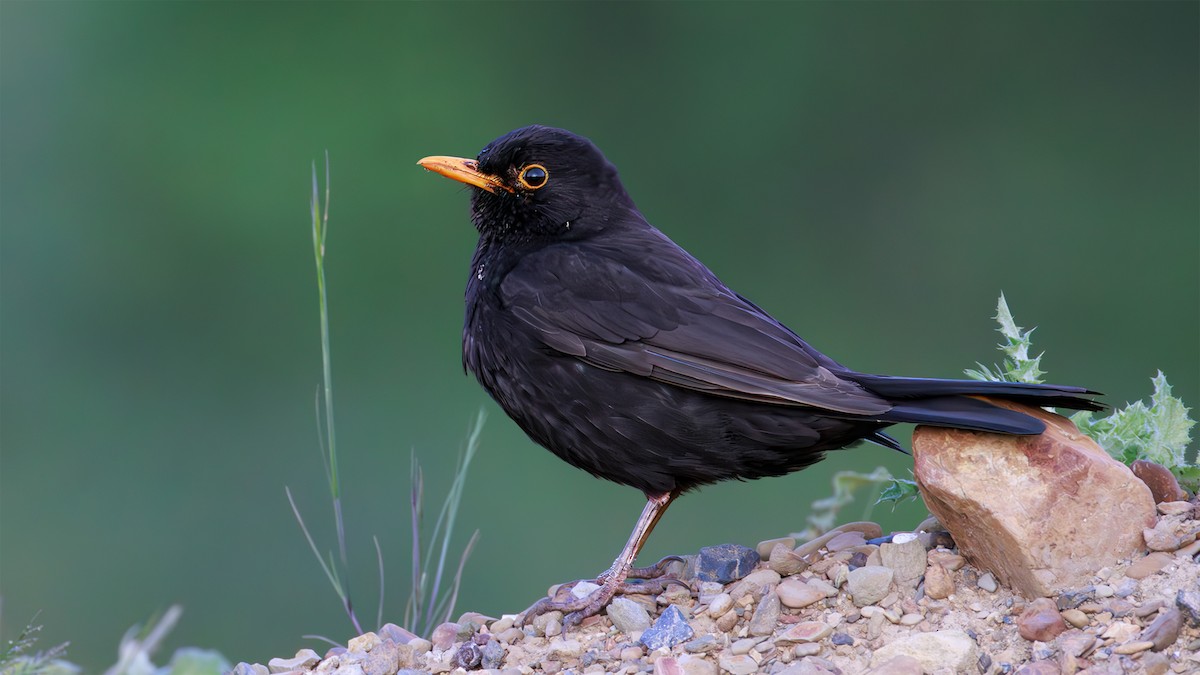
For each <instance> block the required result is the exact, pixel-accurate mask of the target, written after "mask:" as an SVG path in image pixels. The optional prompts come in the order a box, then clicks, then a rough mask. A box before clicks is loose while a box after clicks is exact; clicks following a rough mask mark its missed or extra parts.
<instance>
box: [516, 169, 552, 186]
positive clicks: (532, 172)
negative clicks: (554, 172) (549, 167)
mask: <svg viewBox="0 0 1200 675" xmlns="http://www.w3.org/2000/svg"><path fill="white" fill-rule="evenodd" d="M549 181H550V172H549V171H546V167H544V166H542V165H541V164H530V165H529V166H526V167H524V168H523V169H521V173H520V174H518V175H517V182H518V183H520V184H521V187H523V188H525V189H526V190H538V189H541V188H543V187H545V186H546V183H547V182H549Z"/></svg>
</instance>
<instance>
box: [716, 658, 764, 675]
mask: <svg viewBox="0 0 1200 675" xmlns="http://www.w3.org/2000/svg"><path fill="white" fill-rule="evenodd" d="M719 665H720V666H721V670H724V671H725V672H727V673H730V675H750V674H751V673H757V672H758V662H757V661H755V660H754V659H752V658H750V657H749V656H746V655H745V654H738V655H736V656H734V655H729V656H722V657H721V659H720V661H719Z"/></svg>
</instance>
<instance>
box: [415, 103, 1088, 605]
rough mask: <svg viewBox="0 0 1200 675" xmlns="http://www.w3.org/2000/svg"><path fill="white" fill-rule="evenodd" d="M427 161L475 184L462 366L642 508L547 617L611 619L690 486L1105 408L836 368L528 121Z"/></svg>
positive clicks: (1050, 394) (607, 174)
mask: <svg viewBox="0 0 1200 675" xmlns="http://www.w3.org/2000/svg"><path fill="white" fill-rule="evenodd" d="M421 164H422V166H425V167H426V168H428V169H430V170H433V171H437V172H438V173H441V174H443V175H446V176H448V177H450V178H454V179H456V180H459V181H462V182H465V183H468V184H470V185H473V186H474V188H475V189H473V190H472V194H471V218H472V220H473V222H474V224H475V227H476V229H478V231H479V245H478V247H477V249H476V251H475V255H474V258H473V260H472V262H471V274H470V277H469V281H468V284H467V291H466V305H467V310H466V321H465V325H464V328H463V364H464V366H465V367H466V368H467V369H468V370H469V371H471V372H472V373H474V374H475V376H476V377H477V378H478V379H479V382H480V383H481V384H482V385H483V387H484V388H485V389H486V390H487V391H488V393H489V394H491V395H492V397H493V398H495V400H496V401H497V402H498V403H499V404H500V406H501V407H502V408H504V410H505V412H507V413H508V415H509V416H511V417H512V418H513V420H515V421H516V422H517V424H518V425H520V426H521V428H522V429H523V430H524V431H525V432H526V433H527V434H528V435H529V436H530V437H531V438H532V439H533V440H534V441H536V442H537V443H539V444H541V445H543V446H544V447H546V448H548V449H549V450H551V451H552V452H554V453H555V454H556V455H558V456H559V457H561V458H562V459H564V460H565V461H567V462H569V463H570V464H572V465H574V466H576V467H579V468H581V469H583V470H585V471H587V472H589V473H591V474H593V475H595V476H598V477H601V478H605V479H608V480H612V481H615V482H618V483H621V484H624V485H630V486H633V487H636V488H638V489H640V490H642V491H643V492H644V493H645V494H646V496H647V499H648V504H647V508H646V511H644V512H643V515H642V519H640V520H639V527H641V528H642V530H644V531H641V530H637V529H635V532H634V535H633V536H631V538H630V543H629V544H627V546H626V550H625V551H624V552H623V554H622V558H620V559H618V561H617V563H616V564H614V568H613V569H612V570H610V572H609V574H608V575H607V578H606V581H607V583H606V585H605V587H604V588H603V589H601V591H597V594H599V595H597V596H595V597H590V598H588V599H587V602H582V601H580V602H574V603H558V604H554V603H542V606H540V607H536V609H535V611H541V610H543V609H545V608H547V607H549V606H554V607H561V608H564V609H568V610H579V611H578V613H577V614H576V615H575V617H574V618H576V619H578V618H580V616H581V615H583V614H587V613H591V612H595V611H598V609H599V607H600V606H602V604H603V603H605V602H607V600H608V599H609V598H611V596H612V594H613V592H615V591H616V590H617V587H618V586H619V584H620V583H621V581H622V580H623V579H624V576H625V572H627V571H628V568H629V566H630V564H631V563H632V558H633V556H635V555H636V553H637V549H638V548H640V545H641V543H643V542H644V541H645V538H646V536H648V534H649V529H650V528H652V527H653V524H654V522H656V521H657V519H658V517H660V516H661V515H662V511H663V510H665V509H666V506H667V505H668V504H669V503H670V501H671V500H672V499H674V497H675V496H677V495H678V494H680V493H681V492H683V491H687V490H689V489H691V488H694V487H696V486H699V485H704V484H707V483H713V482H717V481H721V480H728V479H732V478H738V479H752V478H760V477H763V476H777V475H782V474H786V473H788V472H791V471H795V470H798V469H801V468H804V467H806V466H808V465H810V464H812V463H814V462H816V461H818V460H820V459H821V457H822V456H823V453H824V452H825V451H827V450H833V449H837V448H842V447H845V446H847V445H850V444H852V443H854V442H856V441H859V440H869V441H873V442H876V443H880V444H882V445H886V446H888V447H893V448H897V449H900V446H899V445H898V444H897V443H896V442H895V441H894V440H892V439H891V438H889V437H888V436H886V435H885V434H883V433H882V431H881V430H882V429H883V428H884V427H886V426H888V425H891V424H895V423H898V422H914V423H923V424H933V425H940V426H950V427H957V428H963V429H973V430H978V431H991V432H998V433H1008V434H1036V433H1040V432H1041V431H1042V430H1043V428H1044V425H1043V424H1042V422H1040V421H1038V420H1036V419H1034V418H1033V417H1030V416H1028V415H1024V414H1022V413H1020V412H1016V411H1012V410H1007V409H1004V408H1000V407H997V406H993V405H991V404H989V403H987V402H986V401H984V400H980V399H979V398H974V396H991V397H996V398H1003V399H1008V400H1014V401H1018V402H1022V403H1028V404H1031V405H1041V406H1061V407H1067V408H1076V409H1085V410H1094V409H1098V408H1099V406H1098V405H1097V404H1096V403H1095V402H1093V401H1091V400H1089V399H1087V398H1083V396H1084V395H1086V394H1090V393H1093V392H1089V391H1088V390H1086V389H1082V388H1079V387H1065V386H1055V385H1029V384H1012V383H993V382H973V381H960V380H938V379H920V378H899V377H885V376H879V375H867V374H863V373H858V372H855V371H853V370H851V369H849V368H846V367H845V366H842V365H841V364H839V363H837V362H835V361H833V360H832V359H830V358H829V357H827V356H825V355H824V354H821V353H820V352H818V351H817V350H815V349H813V348H812V347H811V346H809V345H808V344H807V343H806V342H805V341H804V340H802V339H801V338H800V337H799V336H797V335H796V334H795V333H794V332H792V331H791V330H790V329H788V328H787V327H785V326H784V325H783V324H781V323H779V322H778V321H776V320H775V319H774V318H772V317H771V316H770V315H769V314H767V313H766V312H764V311H763V310H762V309H760V308H759V307H757V306H756V305H754V304H753V303H752V302H750V301H749V300H747V299H745V298H743V297H742V296H740V295H738V294H737V293H735V292H734V291H732V290H730V289H729V288H728V287H727V286H725V285H724V284H723V283H722V282H721V281H720V280H719V279H717V277H716V276H715V275H714V274H713V273H712V272H711V271H709V269H708V268H707V267H705V266H704V265H703V264H701V263H700V262H699V261H698V260H696V259H695V258H693V257H692V256H691V255H689V254H688V253H687V252H686V251H684V250H683V249H681V248H680V247H678V246H677V245H676V244H675V243H674V242H672V241H671V240H670V239H668V238H667V237H666V235H664V234H662V233H661V232H660V231H658V230H657V229H655V228H654V227H652V226H651V225H650V224H649V223H648V222H647V221H646V219H645V218H644V217H643V216H642V215H641V213H639V212H638V210H637V208H636V207H635V205H634V203H633V200H632V199H630V197H629V196H628V194H627V193H626V192H625V189H624V188H623V187H622V185H621V182H620V180H619V178H618V176H617V170H616V168H614V167H613V165H612V164H610V163H609V162H608V161H607V160H606V159H605V157H604V156H603V155H602V154H601V153H600V151H599V150H598V149H597V148H596V147H595V146H594V145H593V144H592V143H591V142H590V141H588V140H587V139H585V138H582V137H580V136H577V135H575V134H572V133H570V132H567V131H563V130H560V129H553V128H549V127H542V126H531V127H526V128H523V129H518V130H516V131H513V132H511V133H509V134H507V135H505V136H503V137H501V138H499V139H497V140H495V141H493V142H492V143H491V144H489V145H488V146H487V147H486V148H484V149H483V151H482V152H480V153H479V156H478V158H477V159H476V160H467V159H460V158H453V157H429V158H426V159H424V160H421ZM626 558H627V560H626ZM622 567H624V570H622V569H621V568H622ZM617 577H620V578H619V579H618V578H617ZM614 579H615V581H614ZM601 595H602V596H603V597H600V596H601Z"/></svg>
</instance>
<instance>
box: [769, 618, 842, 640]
mask: <svg viewBox="0 0 1200 675" xmlns="http://www.w3.org/2000/svg"><path fill="white" fill-rule="evenodd" d="M832 634H833V628H832V627H831V626H830V625H829V624H826V623H823V622H821V621H801V622H800V623H798V624H795V625H793V626H792V627H791V628H789V629H787V630H785V631H784V632H783V633H781V634H780V635H779V637H777V638H775V643H776V644H791V643H794V642H820V641H821V640H824V639H825V638H827V637H829V636H830V635H832Z"/></svg>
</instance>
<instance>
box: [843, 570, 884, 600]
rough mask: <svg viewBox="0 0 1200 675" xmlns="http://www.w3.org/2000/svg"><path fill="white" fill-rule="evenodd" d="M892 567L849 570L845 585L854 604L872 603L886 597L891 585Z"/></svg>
mask: <svg viewBox="0 0 1200 675" xmlns="http://www.w3.org/2000/svg"><path fill="white" fill-rule="evenodd" d="M892 574H893V572H892V569H891V568H890V567H882V566H871V567H860V568H858V569H856V570H850V574H849V576H848V577H847V586H848V588H849V590H850V595H851V596H852V597H853V599H854V604H856V605H858V606H859V607H862V606H863V605H873V604H875V603H877V602H879V601H880V600H882V599H884V598H885V597H887V594H888V591H889V590H891V587H892Z"/></svg>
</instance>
